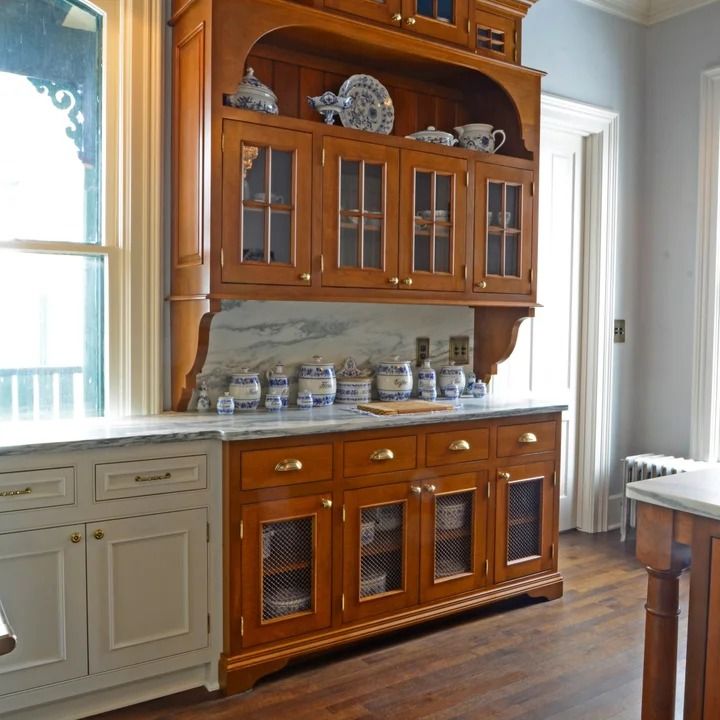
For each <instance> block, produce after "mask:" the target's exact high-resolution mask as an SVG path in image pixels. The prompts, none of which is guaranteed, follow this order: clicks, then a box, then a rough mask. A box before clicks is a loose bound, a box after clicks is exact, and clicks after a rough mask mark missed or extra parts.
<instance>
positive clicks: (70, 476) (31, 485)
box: [0, 467, 75, 512]
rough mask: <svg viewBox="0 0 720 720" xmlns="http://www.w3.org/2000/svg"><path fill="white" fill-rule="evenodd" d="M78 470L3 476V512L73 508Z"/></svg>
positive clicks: (0, 479)
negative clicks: (56, 507)
mask: <svg viewBox="0 0 720 720" xmlns="http://www.w3.org/2000/svg"><path fill="white" fill-rule="evenodd" d="M74 502H75V468H72V467H62V468H51V469H49V470H23V471H20V472H6V473H0V512H12V511H13V510H32V509H36V508H44V507H55V506H56V505H72V504H73V503H74Z"/></svg>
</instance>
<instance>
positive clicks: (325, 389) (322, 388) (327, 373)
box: [298, 355, 337, 407]
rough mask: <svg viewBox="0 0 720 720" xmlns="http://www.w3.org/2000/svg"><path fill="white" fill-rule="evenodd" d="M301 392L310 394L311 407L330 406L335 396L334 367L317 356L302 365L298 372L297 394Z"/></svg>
mask: <svg viewBox="0 0 720 720" xmlns="http://www.w3.org/2000/svg"><path fill="white" fill-rule="evenodd" d="M303 391H307V392H310V393H312V399H313V407H323V406H325V405H332V404H333V403H334V402H335V396H336V395H337V380H336V378H335V366H334V365H333V364H332V363H327V362H324V361H323V359H322V358H321V357H320V356H319V355H315V356H314V357H313V359H312V362H306V363H303V364H302V365H301V366H300V369H299V370H298V392H303Z"/></svg>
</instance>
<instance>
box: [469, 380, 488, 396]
mask: <svg viewBox="0 0 720 720" xmlns="http://www.w3.org/2000/svg"><path fill="white" fill-rule="evenodd" d="M472 395H473V397H474V398H481V397H485V396H486V395H487V385H486V384H485V383H484V382H483V381H482V380H476V381H475V385H474V386H473V391H472Z"/></svg>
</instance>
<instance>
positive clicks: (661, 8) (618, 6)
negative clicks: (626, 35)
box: [578, 0, 718, 25]
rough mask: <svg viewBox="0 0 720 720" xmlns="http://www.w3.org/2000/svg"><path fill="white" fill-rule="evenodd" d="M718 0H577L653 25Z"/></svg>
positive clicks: (628, 18)
mask: <svg viewBox="0 0 720 720" xmlns="http://www.w3.org/2000/svg"><path fill="white" fill-rule="evenodd" d="M717 1H718V0H578V2H581V3H583V4H584V5H589V6H590V7H594V8H597V9H598V10H603V11H604V12H608V13H612V14H613V15H619V16H620V17H623V18H626V19H627V20H634V21H635V22H639V23H642V24H643V25H653V24H655V23H658V22H662V21H663V20H667V19H668V18H671V17H675V16H676V15H681V14H682V13H686V12H690V11H691V10H696V9H697V8H699V7H703V6H704V5H710V4H711V3H714V2H717Z"/></svg>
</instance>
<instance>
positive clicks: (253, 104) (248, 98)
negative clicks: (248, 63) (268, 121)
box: [225, 67, 278, 115]
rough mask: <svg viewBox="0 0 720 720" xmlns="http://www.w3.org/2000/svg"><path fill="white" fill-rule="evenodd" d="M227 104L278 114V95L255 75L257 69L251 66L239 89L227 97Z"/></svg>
mask: <svg viewBox="0 0 720 720" xmlns="http://www.w3.org/2000/svg"><path fill="white" fill-rule="evenodd" d="M225 102H226V104H227V105H230V106H232V107H237V108H244V109H245V110H254V111H255V112H262V113H267V114H268V115H277V114H278V104H277V95H275V93H274V92H273V91H272V90H271V89H270V88H269V87H268V86H267V85H265V83H262V82H260V80H258V79H257V78H256V77H255V71H254V70H253V69H252V68H251V67H249V68H248V69H247V72H246V73H245V77H244V78H243V79H242V80H241V81H240V83H239V84H238V86H237V90H235V92H234V93H233V94H232V95H228V96H226V98H225Z"/></svg>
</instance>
